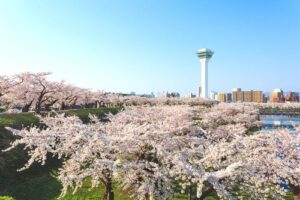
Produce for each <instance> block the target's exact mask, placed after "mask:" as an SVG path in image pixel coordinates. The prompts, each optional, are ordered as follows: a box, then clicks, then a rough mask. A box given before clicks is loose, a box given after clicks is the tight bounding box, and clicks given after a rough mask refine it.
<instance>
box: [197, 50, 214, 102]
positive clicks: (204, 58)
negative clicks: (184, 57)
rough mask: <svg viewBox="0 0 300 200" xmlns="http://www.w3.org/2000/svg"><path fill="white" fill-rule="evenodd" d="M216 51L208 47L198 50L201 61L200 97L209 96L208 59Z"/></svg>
mask: <svg viewBox="0 0 300 200" xmlns="http://www.w3.org/2000/svg"><path fill="white" fill-rule="evenodd" d="M213 54H214V52H213V51H212V50H210V49H207V48H202V49H199V50H198V51H197V55H198V57H199V60H200V63H201V87H200V89H199V97H202V98H208V69H207V68H208V61H209V60H210V58H211V57H212V56H213Z"/></svg>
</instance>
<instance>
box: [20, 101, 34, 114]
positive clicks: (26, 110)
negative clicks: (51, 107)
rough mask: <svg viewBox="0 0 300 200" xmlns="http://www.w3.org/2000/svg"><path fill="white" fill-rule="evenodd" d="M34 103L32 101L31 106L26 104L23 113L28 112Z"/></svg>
mask: <svg viewBox="0 0 300 200" xmlns="http://www.w3.org/2000/svg"><path fill="white" fill-rule="evenodd" d="M32 103H33V101H31V102H30V103H29V104H26V105H25V106H24V107H23V108H22V112H28V111H29V108H30V107H31V105H32Z"/></svg>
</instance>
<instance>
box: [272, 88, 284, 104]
mask: <svg viewBox="0 0 300 200" xmlns="http://www.w3.org/2000/svg"><path fill="white" fill-rule="evenodd" d="M270 102H272V103H283V102H285V98H284V94H283V91H282V90H281V89H275V90H273V91H272V92H271V93H270Z"/></svg>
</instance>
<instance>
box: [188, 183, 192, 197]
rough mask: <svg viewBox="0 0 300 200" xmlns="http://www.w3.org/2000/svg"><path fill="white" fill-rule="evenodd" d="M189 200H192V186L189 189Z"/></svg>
mask: <svg viewBox="0 0 300 200" xmlns="http://www.w3.org/2000/svg"><path fill="white" fill-rule="evenodd" d="M189 200H192V186H191V185H190V187H189Z"/></svg>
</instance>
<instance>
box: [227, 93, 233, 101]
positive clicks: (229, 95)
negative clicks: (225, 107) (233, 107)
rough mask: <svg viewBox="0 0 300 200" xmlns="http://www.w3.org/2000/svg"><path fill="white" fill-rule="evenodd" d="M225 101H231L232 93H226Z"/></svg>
mask: <svg viewBox="0 0 300 200" xmlns="http://www.w3.org/2000/svg"><path fill="white" fill-rule="evenodd" d="M226 102H228V103H231V102H232V94H231V93H226Z"/></svg>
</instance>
